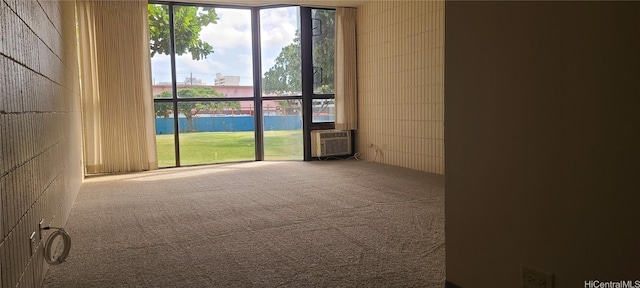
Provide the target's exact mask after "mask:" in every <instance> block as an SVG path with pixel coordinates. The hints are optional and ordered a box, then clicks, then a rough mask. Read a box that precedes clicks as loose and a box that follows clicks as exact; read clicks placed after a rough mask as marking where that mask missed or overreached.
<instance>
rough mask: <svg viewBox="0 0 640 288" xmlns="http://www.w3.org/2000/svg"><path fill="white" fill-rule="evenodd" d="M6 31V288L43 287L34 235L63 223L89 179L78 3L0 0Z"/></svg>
mask: <svg viewBox="0 0 640 288" xmlns="http://www.w3.org/2000/svg"><path fill="white" fill-rule="evenodd" d="M0 31H2V32H1V33H0V236H1V237H0V239H1V240H0V286H1V287H40V286H41V283H42V278H43V276H44V274H45V273H46V268H47V264H45V262H44V258H43V253H42V245H41V244H40V245H39V246H38V250H37V251H36V252H35V253H34V254H33V256H32V254H31V252H30V249H31V248H30V242H29V236H30V235H31V233H32V232H37V231H38V222H39V221H40V220H41V219H44V223H45V225H52V226H58V227H60V226H64V225H65V222H66V221H67V216H68V215H69V212H70V211H71V207H72V205H73V201H74V200H75V197H76V195H77V193H78V190H79V189H80V184H81V182H82V178H83V170H82V163H81V161H82V151H81V140H80V139H81V138H80V133H81V127H80V112H79V111H80V110H79V109H80V104H79V103H80V102H79V99H80V97H79V92H78V91H79V87H78V85H79V84H78V71H77V67H78V65H77V54H76V45H75V43H76V42H75V16H74V2H73V1H0ZM44 236H45V237H46V236H48V235H47V234H44ZM43 241H44V240H43Z"/></svg>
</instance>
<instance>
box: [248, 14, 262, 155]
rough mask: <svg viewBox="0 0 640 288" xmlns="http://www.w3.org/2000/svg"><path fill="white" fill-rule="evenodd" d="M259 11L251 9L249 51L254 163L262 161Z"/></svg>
mask: <svg viewBox="0 0 640 288" xmlns="http://www.w3.org/2000/svg"><path fill="white" fill-rule="evenodd" d="M260 11H261V8H252V9H251V40H252V41H251V42H252V43H251V46H252V47H251V49H252V54H253V107H254V111H253V119H254V126H255V129H254V130H255V153H256V161H264V120H263V119H262V67H261V66H262V65H261V64H262V54H261V53H262V51H261V49H260V47H261V43H260Z"/></svg>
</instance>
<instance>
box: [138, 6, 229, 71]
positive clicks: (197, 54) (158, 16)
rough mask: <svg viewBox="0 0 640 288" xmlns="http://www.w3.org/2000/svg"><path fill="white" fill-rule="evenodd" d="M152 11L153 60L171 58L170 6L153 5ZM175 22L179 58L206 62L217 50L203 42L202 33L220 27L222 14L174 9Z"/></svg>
mask: <svg viewBox="0 0 640 288" xmlns="http://www.w3.org/2000/svg"><path fill="white" fill-rule="evenodd" d="M148 8H149V37H150V38H151V57H153V56H154V55H156V54H166V55H170V53H171V37H170V33H169V6H168V5H155V4H149V5H148ZM173 18H174V19H173V20H174V31H175V49H176V51H175V52H176V55H183V54H185V53H190V54H191V58H193V60H202V59H205V58H207V56H208V55H209V54H211V53H213V47H212V46H211V45H210V44H209V43H207V42H205V41H202V39H200V32H201V31H202V28H203V27H205V26H207V25H209V24H216V23H217V21H218V14H216V10H215V9H214V8H206V7H205V8H198V7H195V6H174V13H173Z"/></svg>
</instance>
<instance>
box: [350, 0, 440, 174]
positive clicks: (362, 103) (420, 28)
mask: <svg viewBox="0 0 640 288" xmlns="http://www.w3.org/2000/svg"><path fill="white" fill-rule="evenodd" d="M443 21H444V2H442V1H372V2H369V3H368V4H366V5H364V6H362V7H359V8H358V25H357V29H358V33H357V34H358V35H357V37H358V105H359V108H358V117H359V121H358V122H359V123H360V127H358V128H359V129H358V132H357V139H356V140H357V141H356V146H357V147H356V150H357V152H360V153H362V158H363V159H366V160H371V161H376V162H382V163H386V164H391V165H395V166H402V167H406V168H411V169H416V170H422V171H427V172H433V173H439V174H444V78H443V75H444V61H443V56H444V55H443V48H444V39H443V35H444V24H443V23H444V22H443ZM370 144H374V145H375V146H377V147H378V148H379V150H380V151H379V152H378V153H376V151H375V149H374V148H371V147H369V145H370Z"/></svg>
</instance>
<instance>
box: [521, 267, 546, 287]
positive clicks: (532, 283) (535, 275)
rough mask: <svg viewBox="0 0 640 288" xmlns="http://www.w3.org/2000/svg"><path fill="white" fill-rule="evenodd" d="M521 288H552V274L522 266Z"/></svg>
mask: <svg viewBox="0 0 640 288" xmlns="http://www.w3.org/2000/svg"><path fill="white" fill-rule="evenodd" d="M521 268H522V273H521V274H522V288H553V274H550V273H545V272H542V271H539V270H535V269H533V268H531V267H526V266H522V267H521Z"/></svg>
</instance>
